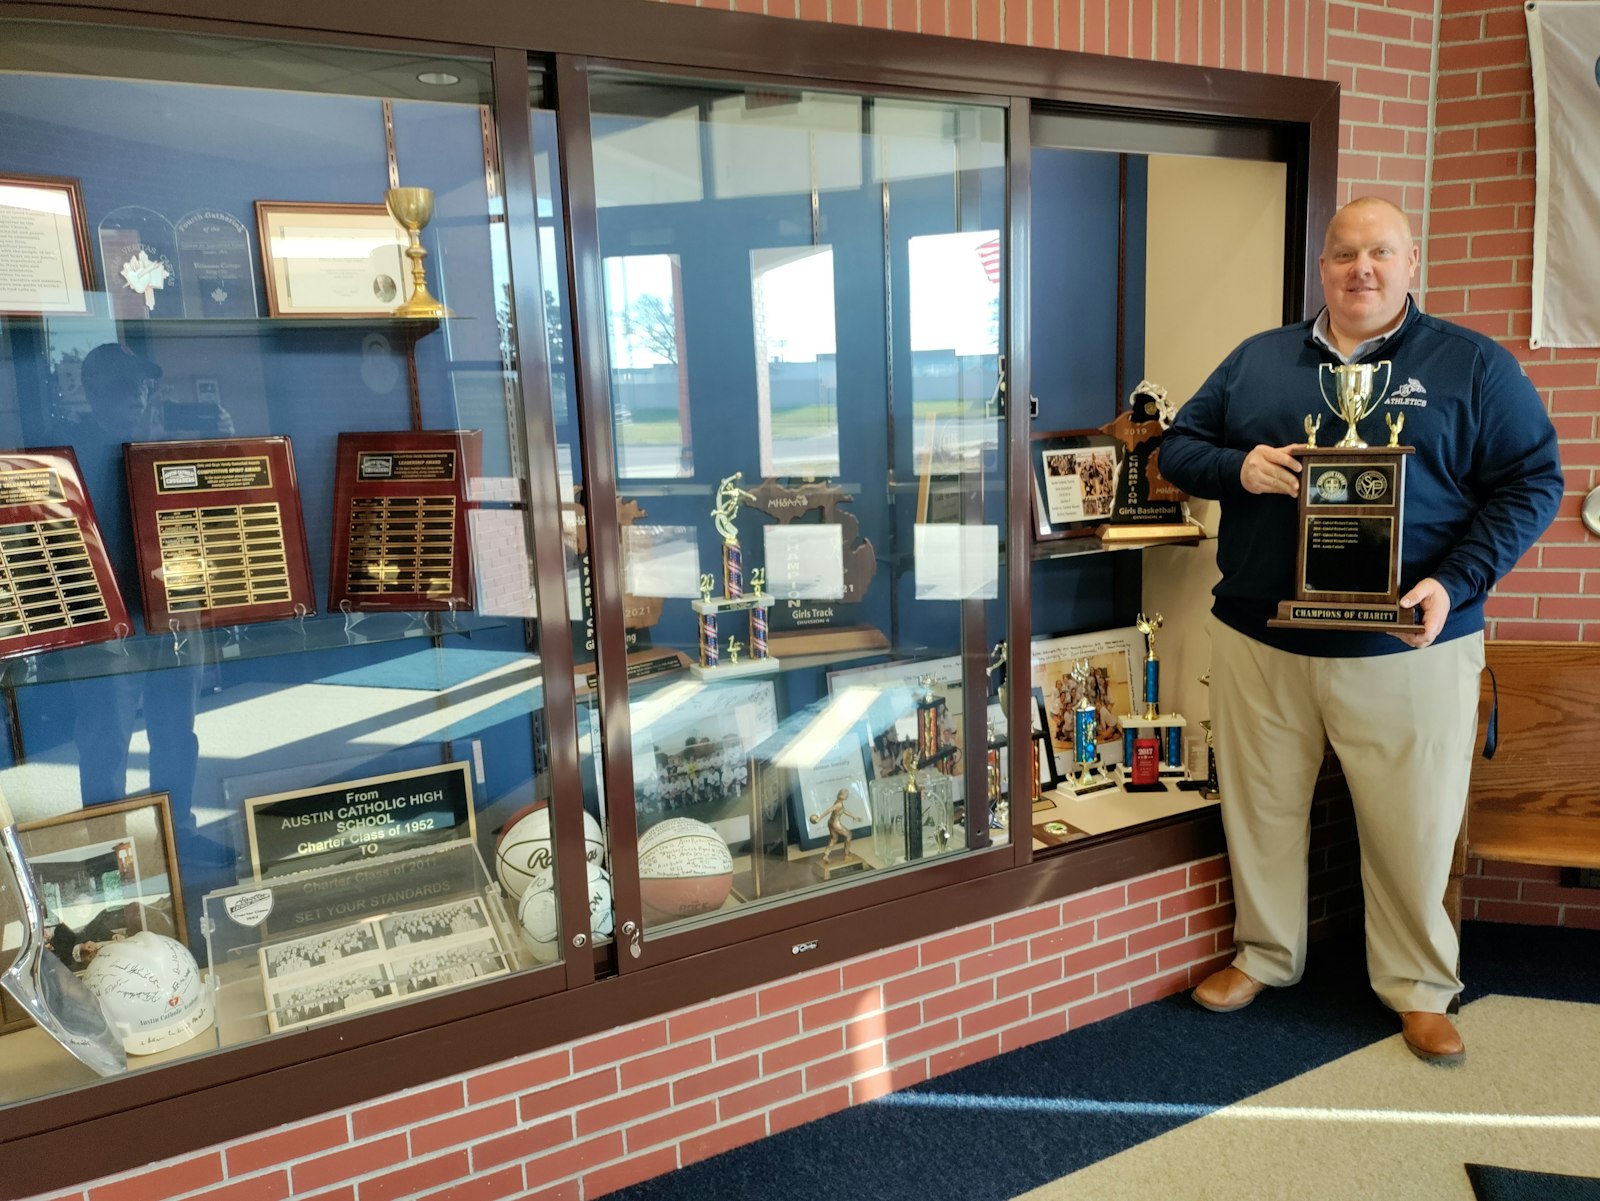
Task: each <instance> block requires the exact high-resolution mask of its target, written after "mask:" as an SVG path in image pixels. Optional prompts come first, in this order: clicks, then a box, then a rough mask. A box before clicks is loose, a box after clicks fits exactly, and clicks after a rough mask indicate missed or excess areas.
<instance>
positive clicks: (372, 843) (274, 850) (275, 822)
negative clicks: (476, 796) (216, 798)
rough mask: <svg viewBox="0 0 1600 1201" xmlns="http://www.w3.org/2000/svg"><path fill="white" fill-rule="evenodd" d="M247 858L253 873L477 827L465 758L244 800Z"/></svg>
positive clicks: (363, 856)
mask: <svg viewBox="0 0 1600 1201" xmlns="http://www.w3.org/2000/svg"><path fill="white" fill-rule="evenodd" d="M244 810H245V832H246V834H247V836H248V837H249V839H250V864H251V867H252V868H253V869H254V870H255V877H256V879H258V880H261V879H265V878H267V877H270V876H275V875H277V876H281V875H283V874H285V873H286V872H298V871H304V870H306V869H307V868H313V867H327V866H328V865H330V864H335V863H360V862H361V861H363V860H370V859H371V858H372V857H373V856H375V855H386V854H389V853H390V852H392V851H404V850H411V849H413V848H415V847H419V846H429V845H433V844H436V843H442V842H454V841H456V840H458V839H465V840H466V841H468V842H471V841H472V840H473V839H474V837H475V834H476V823H475V821H474V816H473V808H472V778H471V774H470V771H469V765H468V764H467V763H464V762H463V763H445V764H441V765H439V766H437V767H424V768H419V769H417V770H415V771H402V772H393V773H391V774H389V775H385V776H371V777H369V778H367V779H363V780H343V781H340V782H339V783H336V784H320V785H318V786H316V787H315V788H300V789H296V790H295V791H293V792H280V793H274V794H273V795H271V796H260V797H251V798H250V799H249V800H247V801H245V803H244Z"/></svg>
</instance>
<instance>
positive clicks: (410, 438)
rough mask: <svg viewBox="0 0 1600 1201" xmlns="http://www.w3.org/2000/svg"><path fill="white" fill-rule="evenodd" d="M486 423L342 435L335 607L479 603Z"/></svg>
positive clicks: (331, 600) (331, 598)
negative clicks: (470, 517) (476, 500)
mask: <svg viewBox="0 0 1600 1201" xmlns="http://www.w3.org/2000/svg"><path fill="white" fill-rule="evenodd" d="M482 441H483V435H482V432H481V431H479V430H426V431H420V432H409V433H343V434H340V435H339V451H338V458H337V476H336V479H335V483H334V492H333V570H332V572H331V573H330V577H329V581H328V608H329V609H330V610H348V609H355V610H395V609H399V610H406V611H418V610H432V609H450V610H457V609H471V608H473V605H474V588H473V575H472V553H471V547H472V541H471V538H470V536H469V533H468V529H467V511H468V507H469V506H468V502H467V481H468V480H469V479H470V478H471V477H472V475H473V474H474V473H475V472H476V471H477V469H478V464H479V462H480V461H481V457H482Z"/></svg>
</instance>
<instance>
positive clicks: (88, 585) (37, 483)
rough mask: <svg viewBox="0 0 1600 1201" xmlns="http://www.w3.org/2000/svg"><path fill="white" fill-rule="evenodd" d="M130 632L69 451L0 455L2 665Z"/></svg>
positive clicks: (56, 448) (45, 449)
mask: <svg viewBox="0 0 1600 1201" xmlns="http://www.w3.org/2000/svg"><path fill="white" fill-rule="evenodd" d="M131 628H132V627H131V623H130V622H129V620H128V610H127V607H126V606H125V605H124V604H123V601H122V593H121V592H120V591H118V589H117V580H116V576H115V574H114V573H113V572H112V570H111V562H110V560H109V559H108V558H107V557H106V545H105V540H104V539H103V538H102V537H101V536H100V526H99V524H98V523H97V522H96V521H95V516H94V505H93V504H92V503H91V502H90V499H89V494H88V492H87V491H86V490H85V488H84V486H83V476H82V474H81V473H80V472H79V470H78V460H77V457H76V456H75V455H74V454H73V452H72V451H71V450H70V449H69V448H68V447H65V446H50V447H42V448H39V449H35V450H20V451H8V452H4V453H0V658H10V657H12V656H15V655H28V654H32V653H34V652H35V651H43V650H59V649H60V648H62V647H68V646H83V645H85V644H87V643H91V642H108V641H110V640H112V639H114V638H121V637H126V636H127V635H128V634H129V633H130V632H131Z"/></svg>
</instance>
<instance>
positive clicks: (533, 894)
mask: <svg viewBox="0 0 1600 1201" xmlns="http://www.w3.org/2000/svg"><path fill="white" fill-rule="evenodd" d="M517 921H518V922H520V923H521V925H522V938H523V941H524V942H526V943H527V944H528V946H529V948H530V949H531V950H532V951H533V957H534V958H535V959H537V960H538V961H539V962H540V963H552V962H554V961H555V960H557V959H559V958H561V948H560V947H559V946H557V945H556V944H557V943H558V942H559V941H560V939H561V919H560V915H559V914H558V913H557V912H556V894H555V893H554V891H552V890H551V889H549V888H530V889H528V891H527V892H525V893H523V894H522V902H521V904H519V905H518V906H517Z"/></svg>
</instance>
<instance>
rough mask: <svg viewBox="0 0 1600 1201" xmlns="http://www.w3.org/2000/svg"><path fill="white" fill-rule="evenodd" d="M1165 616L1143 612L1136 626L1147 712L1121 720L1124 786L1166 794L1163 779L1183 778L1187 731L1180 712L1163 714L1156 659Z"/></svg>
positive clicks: (1159, 665)
mask: <svg viewBox="0 0 1600 1201" xmlns="http://www.w3.org/2000/svg"><path fill="white" fill-rule="evenodd" d="M1161 624H1162V617H1161V614H1159V613H1155V614H1152V615H1151V616H1149V617H1146V616H1145V615H1144V614H1143V613H1140V614H1139V616H1138V618H1137V619H1136V620H1135V622H1134V625H1135V627H1136V628H1137V629H1138V631H1139V633H1141V634H1143V635H1144V639H1145V656H1144V713H1143V714H1140V715H1134V714H1128V715H1126V716H1123V717H1120V718H1118V721H1119V722H1120V723H1121V724H1122V764H1123V767H1122V770H1123V787H1125V788H1132V789H1136V790H1139V789H1152V790H1156V791H1164V790H1165V787H1166V786H1165V785H1164V784H1162V783H1161V781H1162V779H1163V778H1166V777H1177V778H1178V779H1182V778H1183V774H1184V772H1183V728H1184V726H1185V725H1187V724H1188V723H1187V722H1186V721H1185V720H1184V719H1183V718H1182V717H1180V716H1179V715H1178V714H1176V713H1168V714H1165V715H1163V714H1162V712H1161V663H1160V661H1159V660H1157V658H1156V631H1157V630H1159V629H1160V628H1161Z"/></svg>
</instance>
